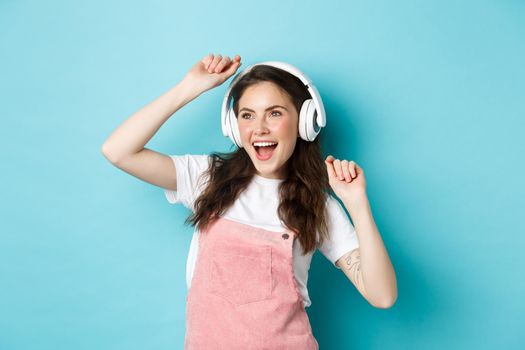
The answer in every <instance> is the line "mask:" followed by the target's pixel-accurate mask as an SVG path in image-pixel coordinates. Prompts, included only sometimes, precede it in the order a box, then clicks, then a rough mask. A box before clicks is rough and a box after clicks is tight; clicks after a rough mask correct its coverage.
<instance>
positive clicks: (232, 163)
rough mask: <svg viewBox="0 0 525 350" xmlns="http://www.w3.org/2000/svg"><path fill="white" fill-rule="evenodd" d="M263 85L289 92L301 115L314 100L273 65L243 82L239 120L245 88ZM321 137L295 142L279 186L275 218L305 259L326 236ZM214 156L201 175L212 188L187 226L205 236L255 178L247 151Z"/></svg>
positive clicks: (235, 93) (235, 92)
mask: <svg viewBox="0 0 525 350" xmlns="http://www.w3.org/2000/svg"><path fill="white" fill-rule="evenodd" d="M260 82H272V83H274V84H276V85H277V86H278V87H279V88H281V89H282V90H283V91H284V92H286V93H287V95H288V96H289V97H290V98H291V100H292V102H293V104H294V106H295V109H296V111H297V114H298V115H299V111H300V110H301V106H302V104H303V102H304V101H305V100H306V99H308V98H311V97H310V94H309V93H308V90H307V89H306V87H305V86H304V84H303V83H302V82H301V80H300V79H299V78H297V77H296V76H294V75H292V74H291V73H288V72H287V71H285V70H282V69H279V68H276V67H273V66H268V65H258V66H255V67H253V68H252V69H251V70H250V71H249V72H248V73H247V74H245V75H244V76H243V77H242V78H241V79H239V81H238V82H237V83H236V84H235V86H234V87H233V88H232V90H231V94H232V98H233V110H234V111H235V115H238V111H239V99H240V98H241V96H242V94H243V93H244V91H245V90H246V88H247V87H249V86H251V85H254V84H257V83H260ZM320 136H321V133H320V134H319V135H317V137H316V139H315V140H314V141H312V142H308V141H304V140H303V139H302V138H300V137H299V138H298V139H297V142H296V145H295V149H294V151H293V153H292V155H291V156H290V158H289V159H288V161H287V162H286V164H285V165H284V166H285V167H286V170H285V172H287V176H286V178H285V179H284V180H283V182H281V183H280V185H279V197H280V201H279V207H278V213H277V214H278V216H279V218H280V219H281V221H282V222H283V223H284V224H285V225H286V227H287V228H288V229H289V230H292V231H294V233H295V234H296V236H297V239H299V241H300V243H301V246H302V247H303V254H306V253H308V252H310V251H313V250H315V248H316V247H317V244H321V243H322V242H323V240H324V239H325V238H326V237H327V236H328V225H327V210H326V203H327V199H328V195H329V193H330V185H329V182H328V175H327V172H326V166H325V164H324V159H323V157H322V155H321V147H320ZM210 156H211V158H210V159H211V161H210V164H209V167H208V169H207V171H205V172H204V173H203V174H202V175H201V176H206V177H207V178H208V179H209V180H208V183H207V185H206V187H205V188H204V190H203V191H202V193H201V194H200V196H199V197H198V198H197V199H196V200H195V203H194V209H195V210H194V212H193V213H192V214H191V215H190V216H189V217H188V218H187V219H186V221H185V223H186V224H188V223H191V224H192V225H193V226H195V225H196V226H197V227H198V229H199V231H201V232H205V230H206V228H207V227H208V225H209V224H210V223H211V222H213V221H214V220H216V219H218V218H219V217H220V216H221V215H222V214H223V213H224V212H225V211H226V210H227V209H228V208H229V207H230V206H231V205H232V204H233V203H234V201H235V200H236V199H237V197H238V196H239V194H240V193H241V192H242V191H243V190H244V189H245V188H246V187H247V186H248V185H249V183H250V182H251V180H252V178H253V175H254V174H255V173H256V169H255V166H254V165H253V163H252V161H251V159H250V157H249V155H248V153H247V152H246V150H245V149H244V148H238V149H236V150H235V151H233V152H230V153H222V152H215V153H212V154H211V155H210ZM199 180H200V179H199Z"/></svg>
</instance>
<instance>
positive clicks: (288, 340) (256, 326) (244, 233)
mask: <svg viewBox="0 0 525 350" xmlns="http://www.w3.org/2000/svg"><path fill="white" fill-rule="evenodd" d="M294 239H295V235H294V232H293V231H291V230H285V232H283V233H279V232H273V231H267V230H264V229H261V228H257V227H254V226H250V225H246V224H243V223H239V222H236V221H233V220H230V219H226V218H223V217H220V218H219V219H217V220H216V221H214V222H213V223H211V224H210V225H209V227H208V230H207V231H206V232H201V233H200V235H199V249H198V254H197V262H196V265H195V271H194V274H193V277H192V281H191V285H190V289H189V290H188V296H187V298H186V337H185V340H184V349H186V350H226V349H227V350H240V349H242V350H252V349H253V350H259V349H261V350H262V349H265V350H281V349H282V350H285V349H290V350H291V349H293V350H317V349H319V345H318V343H317V340H316V339H315V338H314V336H313V334H312V329H311V326H310V321H309V319H308V315H307V313H306V310H305V309H304V306H303V301H302V297H301V295H300V293H299V289H298V288H297V283H296V281H295V277H294V274H293V260H292V259H293V255H292V248H293V241H294Z"/></svg>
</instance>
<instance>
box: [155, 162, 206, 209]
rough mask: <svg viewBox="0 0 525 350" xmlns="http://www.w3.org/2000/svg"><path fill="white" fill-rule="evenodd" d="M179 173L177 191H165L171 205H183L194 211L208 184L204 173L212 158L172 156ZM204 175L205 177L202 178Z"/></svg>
mask: <svg viewBox="0 0 525 350" xmlns="http://www.w3.org/2000/svg"><path fill="white" fill-rule="evenodd" d="M170 158H171V159H172V160H173V164H174V166H175V169H176V171H177V191H173V190H169V189H164V195H165V196H166V199H167V200H168V202H169V203H171V204H174V203H182V204H183V205H184V206H185V207H186V208H188V209H190V210H191V211H194V207H193V204H194V202H195V200H196V199H197V197H198V196H199V195H200V193H201V192H202V190H204V186H205V185H206V183H207V177H206V176H204V175H203V173H204V172H205V171H206V170H207V169H208V166H209V162H210V159H211V157H210V156H209V155H206V154H202V155H193V154H185V155H170ZM201 175H203V176H201Z"/></svg>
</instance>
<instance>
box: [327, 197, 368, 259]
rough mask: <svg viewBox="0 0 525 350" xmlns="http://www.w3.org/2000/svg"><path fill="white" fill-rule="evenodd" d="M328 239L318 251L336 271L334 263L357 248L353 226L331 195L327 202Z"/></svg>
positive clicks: (357, 242) (357, 243)
mask: <svg viewBox="0 0 525 350" xmlns="http://www.w3.org/2000/svg"><path fill="white" fill-rule="evenodd" d="M326 205H327V209H328V234H329V236H328V239H325V240H324V242H323V244H321V245H320V246H319V251H320V252H321V253H322V254H323V255H324V256H325V257H326V258H327V259H328V260H330V262H331V263H332V264H333V265H334V266H335V267H336V268H338V269H340V267H338V266H337V265H336V264H335V262H336V261H337V260H339V258H341V257H342V256H343V255H345V254H346V253H348V252H349V251H351V250H354V249H356V248H358V247H359V241H358V239H357V234H356V231H355V228H354V226H353V225H352V223H351V222H350V219H349V218H348V215H347V214H346V212H345V211H344V209H343V207H342V206H341V204H340V203H339V202H338V201H337V200H336V199H335V198H333V197H332V196H331V195H330V196H329V198H328V200H327V204H326Z"/></svg>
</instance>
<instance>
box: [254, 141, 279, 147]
mask: <svg viewBox="0 0 525 350" xmlns="http://www.w3.org/2000/svg"><path fill="white" fill-rule="evenodd" d="M276 144H277V142H254V143H253V145H254V146H257V147H265V146H273V145H276Z"/></svg>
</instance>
